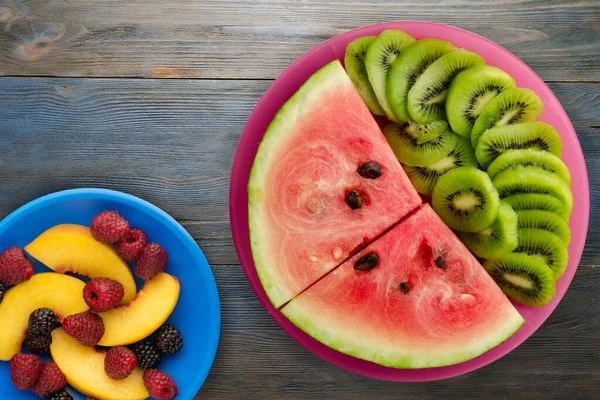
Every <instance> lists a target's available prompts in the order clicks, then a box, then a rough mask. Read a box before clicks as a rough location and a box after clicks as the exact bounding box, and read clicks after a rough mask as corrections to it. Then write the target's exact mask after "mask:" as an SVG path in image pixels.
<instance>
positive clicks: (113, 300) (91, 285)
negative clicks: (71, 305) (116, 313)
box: [83, 278, 125, 312]
mask: <svg viewBox="0 0 600 400" xmlns="http://www.w3.org/2000/svg"><path fill="white" fill-rule="evenodd" d="M124 295H125V290H124V289H123V285H121V284H120V283H119V282H117V281H113V280H112V279H108V278H94V279H92V280H91V281H89V282H88V284H87V285H85V287H84V288H83V299H84V300H85V303H86V304H87V305H88V306H89V307H90V308H91V309H92V311H96V312H104V311H108V310H110V309H111V308H114V307H115V306H116V305H117V304H119V302H120V301H121V300H123V296H124Z"/></svg>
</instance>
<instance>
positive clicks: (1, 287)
mask: <svg viewBox="0 0 600 400" xmlns="http://www.w3.org/2000/svg"><path fill="white" fill-rule="evenodd" d="M5 291H6V289H4V285H3V284H1V283H0V303H2V300H4V292H5Z"/></svg>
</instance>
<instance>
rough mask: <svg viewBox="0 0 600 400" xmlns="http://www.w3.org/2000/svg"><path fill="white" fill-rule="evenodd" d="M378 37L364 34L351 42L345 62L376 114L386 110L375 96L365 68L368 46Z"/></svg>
mask: <svg viewBox="0 0 600 400" xmlns="http://www.w3.org/2000/svg"><path fill="white" fill-rule="evenodd" d="M376 37H377V36H363V37H361V38H358V39H356V40H353V41H352V42H350V44H348V46H347V47H346V56H345V58H344V64H345V66H346V72H347V73H348V76H349V77H350V80H351V81H352V83H353V84H354V87H355V88H356V90H357V91H358V93H360V96H361V97H362V99H363V101H364V102H365V104H366V105H367V107H369V110H370V111H371V112H372V113H373V114H375V115H385V112H384V111H383V108H381V106H380V105H379V101H378V100H377V96H375V92H374V91H373V88H372V87H371V82H369V76H368V75H367V70H366V68H365V55H366V54H367V48H368V47H369V45H370V44H371V43H372V42H373V41H374V40H375V38H376Z"/></svg>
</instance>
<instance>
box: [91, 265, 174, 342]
mask: <svg viewBox="0 0 600 400" xmlns="http://www.w3.org/2000/svg"><path fill="white" fill-rule="evenodd" d="M179 290H180V285H179V281H178V280H177V278H175V277H173V276H171V275H169V274H166V273H164V272H163V273H160V274H159V275H157V276H156V277H154V278H152V279H150V280H149V281H147V282H146V283H145V284H144V287H143V288H142V289H141V290H140V291H139V293H138V294H137V296H136V298H135V299H133V300H132V301H131V303H129V304H128V305H126V306H121V307H117V308H113V309H112V310H109V311H106V312H103V313H100V314H99V315H100V316H101V317H102V320H103V321H104V336H102V339H101V340H100V343H98V344H99V345H100V346H107V347H111V346H121V345H127V344H131V343H135V342H137V341H139V340H142V339H143V338H145V337H147V336H149V335H150V334H151V333H152V332H154V331H155V330H156V329H158V328H159V327H160V326H161V325H162V324H163V323H164V322H165V321H166V320H167V318H169V315H171V313H172V312H173V309H174V308H175V305H176V304H177V300H178V299H179Z"/></svg>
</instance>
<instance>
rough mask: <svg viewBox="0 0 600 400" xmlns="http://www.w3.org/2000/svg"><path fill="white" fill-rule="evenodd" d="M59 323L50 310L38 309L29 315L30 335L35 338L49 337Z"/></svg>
mask: <svg viewBox="0 0 600 400" xmlns="http://www.w3.org/2000/svg"><path fill="white" fill-rule="evenodd" d="M56 321H58V318H57V317H56V314H55V313H54V311H52V310H51V309H49V308H38V309H37V310H35V311H34V312H32V313H31V314H30V315H29V333H30V334H32V335H34V336H42V335H49V334H50V332H52V329H53V328H54V324H55V323H56Z"/></svg>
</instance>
